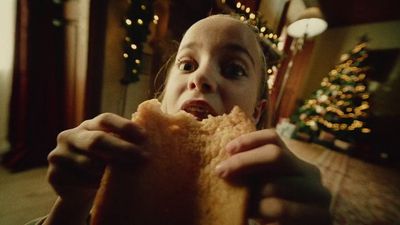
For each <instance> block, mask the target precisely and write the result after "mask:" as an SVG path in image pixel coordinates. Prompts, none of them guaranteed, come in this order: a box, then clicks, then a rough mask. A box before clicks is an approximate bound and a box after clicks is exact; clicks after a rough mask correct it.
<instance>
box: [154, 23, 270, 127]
mask: <svg viewBox="0 0 400 225" xmlns="http://www.w3.org/2000/svg"><path fill="white" fill-rule="evenodd" d="M260 54H262V53H261V49H260V48H259V46H258V43H257V39H256V37H255V34H254V33H253V31H251V29H250V28H249V27H247V25H245V24H242V23H241V22H240V21H237V20H235V19H233V18H230V17H227V16H211V17H208V18H206V19H203V20H201V21H199V22H197V23H195V24H194V25H193V26H192V27H190V28H189V30H188V31H187V32H186V34H185V35H184V37H183V39H182V41H181V44H180V46H179V49H178V52H177V55H176V59H175V63H174V65H173V66H172V68H170V70H169V74H168V81H167V84H166V87H165V92H164V97H163V101H162V109H163V110H164V111H165V112H167V113H176V112H178V111H179V110H185V111H187V112H189V113H191V114H193V115H194V116H196V117H197V118H198V119H199V120H201V119H204V118H207V117H208V115H209V114H211V115H213V116H215V115H222V114H224V113H229V112H230V111H231V110H232V108H233V107H234V106H235V105H237V106H239V107H240V108H241V109H242V110H243V111H244V112H245V113H246V114H247V115H248V116H250V117H251V118H253V119H254V122H257V121H258V119H259V117H260V111H261V109H262V107H264V105H265V104H264V101H259V100H258V94H259V87H260V82H261V64H262V62H261V55H260Z"/></svg>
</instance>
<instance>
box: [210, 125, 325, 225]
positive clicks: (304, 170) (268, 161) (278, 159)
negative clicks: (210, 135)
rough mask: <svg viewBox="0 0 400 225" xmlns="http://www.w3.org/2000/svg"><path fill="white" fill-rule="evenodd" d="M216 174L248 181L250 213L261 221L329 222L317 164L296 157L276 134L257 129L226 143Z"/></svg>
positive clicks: (323, 188) (265, 222)
mask: <svg viewBox="0 0 400 225" xmlns="http://www.w3.org/2000/svg"><path fill="white" fill-rule="evenodd" d="M226 151H227V152H228V153H229V154H230V155H231V156H230V158H228V159H227V160H225V161H223V162H222V163H220V164H219V165H218V166H217V168H216V172H217V174H218V175H219V176H220V177H222V178H225V179H239V180H245V181H248V182H250V184H252V188H253V190H252V195H253V196H252V201H251V213H253V214H254V215H253V216H254V217H255V218H258V219H259V221H260V223H261V224H293V225H298V224H308V225H312V224H315V225H317V224H318V225H325V224H330V214H329V204H330V198H331V197H330V193H329V191H328V190H327V189H326V188H325V187H323V186H322V183H321V175H320V171H319V169H318V168H317V167H315V166H313V165H311V164H308V163H306V162H304V161H302V160H300V159H298V158H297V157H296V156H295V155H294V154H293V153H292V152H290V151H289V150H288V148H287V147H286V146H285V144H284V143H283V141H282V140H281V139H280V137H279V136H278V134H277V133H276V132H275V131H274V130H272V129H268V130H260V131H256V132H253V133H249V134H245V135H243V136H241V137H238V138H236V139H234V140H233V141H231V142H230V143H228V145H227V146H226Z"/></svg>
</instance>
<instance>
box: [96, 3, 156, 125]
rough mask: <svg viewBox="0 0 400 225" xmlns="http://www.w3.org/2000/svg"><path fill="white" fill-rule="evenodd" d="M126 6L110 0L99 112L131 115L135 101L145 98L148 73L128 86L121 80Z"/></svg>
mask: <svg viewBox="0 0 400 225" xmlns="http://www.w3.org/2000/svg"><path fill="white" fill-rule="evenodd" d="M127 7H128V5H127V1H109V7H108V19H107V20H108V22H107V29H106V46H105V60H104V77H103V88H102V95H101V96H102V97H101V112H112V113H116V114H119V115H123V116H124V117H126V118H130V117H131V114H132V112H134V111H136V108H137V106H138V104H139V103H141V102H142V101H144V100H146V99H147V97H148V93H149V90H150V89H149V83H150V82H149V76H148V75H141V76H140V81H139V82H136V83H133V84H129V85H127V86H126V85H122V84H121V83H120V80H121V78H122V77H123V74H124V70H125V63H124V60H123V57H122V54H123V41H124V38H125V28H124V26H123V25H122V20H123V16H124V15H125V9H126V8H127Z"/></svg>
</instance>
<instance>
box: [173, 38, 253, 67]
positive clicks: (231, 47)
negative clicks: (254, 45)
mask: <svg viewBox="0 0 400 225" xmlns="http://www.w3.org/2000/svg"><path fill="white" fill-rule="evenodd" d="M201 47H202V44H201V43H197V42H189V43H187V44H185V45H183V46H181V47H180V48H179V50H178V52H179V51H182V50H184V49H187V48H188V49H195V48H201ZM220 49H221V50H222V51H233V52H239V53H244V54H245V55H247V57H248V58H249V59H250V61H251V63H252V64H253V66H255V65H256V64H255V61H254V58H253V56H252V55H251V54H250V52H249V51H248V50H247V48H245V47H243V46H242V45H240V44H237V43H226V44H224V45H223V46H222V47H221V48H220Z"/></svg>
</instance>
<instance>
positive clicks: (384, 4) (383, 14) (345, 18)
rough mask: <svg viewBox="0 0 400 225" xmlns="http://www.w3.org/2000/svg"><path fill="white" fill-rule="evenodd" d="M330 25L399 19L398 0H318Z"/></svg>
mask: <svg viewBox="0 0 400 225" xmlns="http://www.w3.org/2000/svg"><path fill="white" fill-rule="evenodd" d="M319 2H320V7H321V10H322V11H323V12H324V14H325V17H326V20H327V22H328V24H329V26H330V27H341V26H349V25H356V24H363V23H374V22H384V21H390V20H400V1H399V0H320V1H319Z"/></svg>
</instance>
